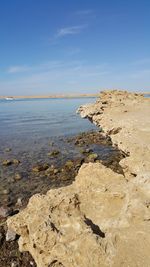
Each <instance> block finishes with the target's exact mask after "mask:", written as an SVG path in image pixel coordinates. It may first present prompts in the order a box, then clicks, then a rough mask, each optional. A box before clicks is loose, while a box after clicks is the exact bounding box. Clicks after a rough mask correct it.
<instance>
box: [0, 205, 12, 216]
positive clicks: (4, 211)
mask: <svg viewBox="0 0 150 267" xmlns="http://www.w3.org/2000/svg"><path fill="white" fill-rule="evenodd" d="M11 214H12V209H11V208H8V207H6V208H4V207H3V206H2V207H0V217H3V218H7V217H8V216H10V215H11Z"/></svg>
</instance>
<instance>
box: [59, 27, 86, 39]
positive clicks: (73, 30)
mask: <svg viewBox="0 0 150 267" xmlns="http://www.w3.org/2000/svg"><path fill="white" fill-rule="evenodd" d="M86 27H87V25H77V26H69V27H64V28H61V29H59V30H58V31H57V33H56V36H55V37H56V38H61V37H65V36H67V35H74V34H79V33H80V32H81V31H83V29H85V28H86Z"/></svg>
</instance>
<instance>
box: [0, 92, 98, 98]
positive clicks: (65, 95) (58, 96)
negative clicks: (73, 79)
mask: <svg viewBox="0 0 150 267" xmlns="http://www.w3.org/2000/svg"><path fill="white" fill-rule="evenodd" d="M98 96H99V93H97V94H63V95H31V96H10V95H6V96H0V99H5V98H13V99H24V98H26V99H35V98H37V99H38V98H43V99H44V98H77V97H83V98H84V97H98Z"/></svg>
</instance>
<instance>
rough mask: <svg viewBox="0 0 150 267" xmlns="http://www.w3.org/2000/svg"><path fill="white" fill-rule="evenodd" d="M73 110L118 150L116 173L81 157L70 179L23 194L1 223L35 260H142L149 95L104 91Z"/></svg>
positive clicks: (147, 230)
mask: <svg viewBox="0 0 150 267" xmlns="http://www.w3.org/2000/svg"><path fill="white" fill-rule="evenodd" d="M78 111H79V112H80V114H81V116H82V117H87V118H89V119H90V120H92V121H93V122H94V123H95V124H97V125H98V126H100V127H102V128H103V131H104V133H105V134H106V135H110V136H111V139H112V141H113V144H114V145H117V146H118V147H119V148H120V149H122V150H123V151H124V152H125V154H126V157H125V158H124V159H122V160H121V162H120V164H121V166H122V169H123V174H118V173H115V172H114V171H112V170H111V169H109V168H107V167H105V166H103V165H102V164H101V163H88V164H83V165H82V167H81V168H80V170H79V173H78V175H77V177H76V180H75V182H74V183H73V184H72V185H70V186H67V187H63V188H60V189H55V190H54V189H52V190H50V191H48V192H47V194H46V195H40V194H37V195H34V196H33V197H31V199H30V201H29V204H28V206H27V208H25V209H24V210H23V211H21V212H20V213H19V214H17V215H15V216H14V217H11V218H9V219H8V221H7V224H8V228H9V229H12V230H13V231H15V232H16V233H17V234H18V235H20V239H19V247H20V250H21V251H29V252H30V253H31V254H32V256H33V258H34V259H35V261H36V263H37V266H38V267H50V266H53V267H54V266H57V267H58V266H63V267H77V266H80V267H91V266H92V267H104V266H112V267H120V266H124V267H127V266H132V267H135V266H144V267H148V266H149V265H150V254H149V251H150V225H149V222H150V194H149V192H150V190H149V189H150V182H149V177H150V146H149V144H150V121H149V117H150V101H149V100H148V99H145V98H144V97H143V96H142V95H137V94H131V93H127V92H121V91H111V92H110V91H109V92H103V93H102V94H101V95H100V98H99V99H98V100H97V102H96V103H95V104H91V105H85V106H82V107H80V108H79V110H78Z"/></svg>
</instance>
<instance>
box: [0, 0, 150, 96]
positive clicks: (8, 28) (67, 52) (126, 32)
mask: <svg viewBox="0 0 150 267" xmlns="http://www.w3.org/2000/svg"><path fill="white" fill-rule="evenodd" d="M105 88H121V89H128V90H131V91H132V90H136V91H138V90H140V91H149V90H150V1H149V0H126V1H125V0H124V1H123V0H13V1H12V0H5V1H0V95H35V94H62V93H95V92H98V91H100V90H102V89H105Z"/></svg>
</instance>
